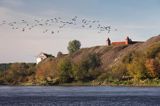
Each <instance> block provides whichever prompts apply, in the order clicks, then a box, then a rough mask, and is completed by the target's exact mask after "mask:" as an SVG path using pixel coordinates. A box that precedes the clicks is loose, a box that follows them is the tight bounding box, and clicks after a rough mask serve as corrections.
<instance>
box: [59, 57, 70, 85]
mask: <svg viewBox="0 0 160 106" xmlns="http://www.w3.org/2000/svg"><path fill="white" fill-rule="evenodd" d="M58 70H59V80H60V82H61V83H66V82H71V80H72V79H73V74H72V62H71V61H70V60H69V59H67V58H64V59H61V60H60V61H59V62H58Z"/></svg>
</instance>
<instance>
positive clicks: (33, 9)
mask: <svg viewBox="0 0 160 106" xmlns="http://www.w3.org/2000/svg"><path fill="white" fill-rule="evenodd" d="M159 13H160V0H0V22H1V21H2V20H8V21H14V20H19V19H26V20H32V19H33V18H52V17H56V16H62V17H64V18H65V17H66V19H67V18H72V17H74V16H78V17H80V18H87V19H91V20H92V19H93V20H94V19H95V20H100V21H101V23H103V24H107V25H108V24H109V25H111V26H112V27H113V28H117V29H118V31H116V32H115V31H113V32H111V33H110V34H109V35H106V33H101V34H97V33H95V32H94V31H92V30H79V29H77V28H68V29H67V28H66V29H65V30H64V32H63V33H61V34H59V35H55V36H54V37H53V36H52V35H46V36H44V35H43V34H42V33H40V32H39V30H40V29H37V30H35V31H32V32H23V33H22V32H20V31H14V30H11V29H9V28H8V27H4V26H3V27H0V32H1V33H0V50H1V52H0V62H1V63H3V62H22V61H25V62H34V61H35V56H36V55H37V54H38V53H40V52H47V53H51V54H53V55H56V54H57V52H58V51H62V52H64V53H67V49H66V48H67V44H68V42H69V41H70V40H73V39H78V40H80V41H81V43H82V47H91V46H95V45H105V40H106V37H107V36H110V38H111V39H112V40H115V41H116V40H123V39H124V38H125V36H130V37H131V38H132V39H133V40H147V39H148V38H150V37H151V36H154V35H158V34H159V31H160V14H159Z"/></svg>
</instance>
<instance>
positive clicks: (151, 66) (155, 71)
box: [145, 59, 160, 78]
mask: <svg viewBox="0 0 160 106" xmlns="http://www.w3.org/2000/svg"><path fill="white" fill-rule="evenodd" d="M145 66H146V68H147V70H148V73H149V75H150V76H151V77H152V78H155V77H159V75H160V64H159V63H158V61H156V60H155V59H147V60H146V63H145Z"/></svg>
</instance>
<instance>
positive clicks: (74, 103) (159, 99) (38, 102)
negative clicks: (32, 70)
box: [0, 86, 160, 106]
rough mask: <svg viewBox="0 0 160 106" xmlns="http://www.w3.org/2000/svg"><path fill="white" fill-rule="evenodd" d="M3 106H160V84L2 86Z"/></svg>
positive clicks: (0, 99)
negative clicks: (137, 85) (154, 85)
mask: <svg viewBox="0 0 160 106" xmlns="http://www.w3.org/2000/svg"><path fill="white" fill-rule="evenodd" d="M0 106H160V88H159V87H111V86H97V87H91V86H79V87H78V86H74V87H64V86H27V87H24V86H18V87H17V86H0Z"/></svg>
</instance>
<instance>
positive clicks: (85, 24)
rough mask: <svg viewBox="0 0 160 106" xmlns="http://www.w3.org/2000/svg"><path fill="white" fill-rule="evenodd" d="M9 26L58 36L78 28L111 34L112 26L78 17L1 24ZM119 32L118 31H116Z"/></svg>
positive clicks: (0, 23)
mask: <svg viewBox="0 0 160 106" xmlns="http://www.w3.org/2000/svg"><path fill="white" fill-rule="evenodd" d="M3 25H6V26H9V27H10V28H11V29H13V30H20V31H22V32H27V31H31V30H33V29H35V28H37V27H40V28H42V33H50V34H58V33H60V31H63V29H64V28H67V27H77V28H79V29H94V30H96V31H97V33H101V32H106V33H110V32H111V26H110V25H102V24H100V21H99V20H88V19H80V18H78V17H77V16H75V17H73V18H71V19H69V20H67V21H66V20H64V19H62V18H61V17H55V18H51V19H33V20H32V21H27V20H18V21H12V22H9V21H7V20H3V21H2V22H0V26H3ZM114 31H117V29H114Z"/></svg>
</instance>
